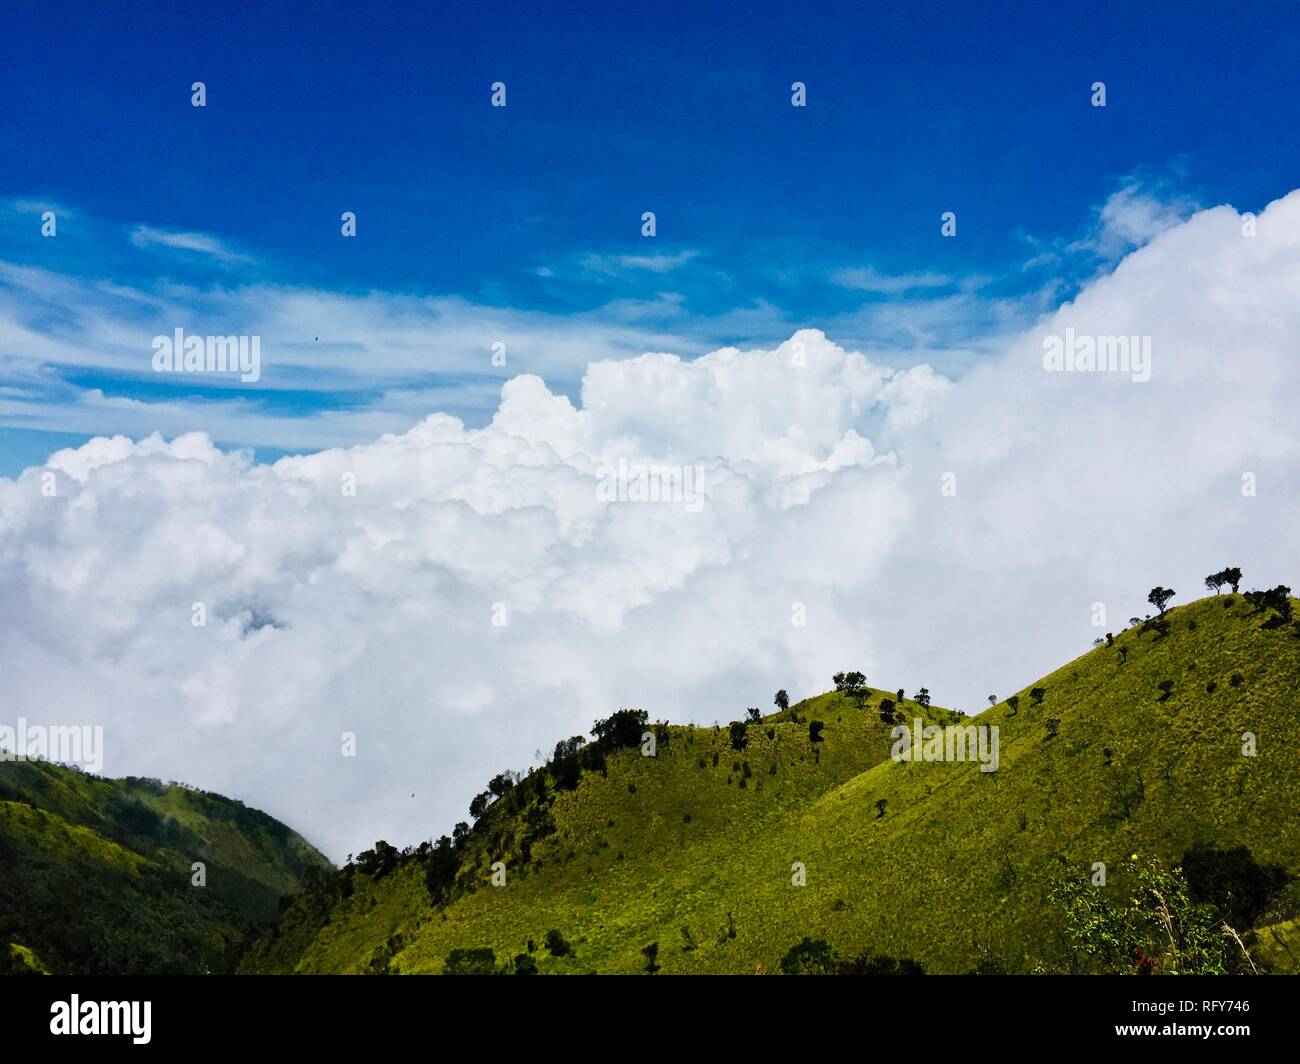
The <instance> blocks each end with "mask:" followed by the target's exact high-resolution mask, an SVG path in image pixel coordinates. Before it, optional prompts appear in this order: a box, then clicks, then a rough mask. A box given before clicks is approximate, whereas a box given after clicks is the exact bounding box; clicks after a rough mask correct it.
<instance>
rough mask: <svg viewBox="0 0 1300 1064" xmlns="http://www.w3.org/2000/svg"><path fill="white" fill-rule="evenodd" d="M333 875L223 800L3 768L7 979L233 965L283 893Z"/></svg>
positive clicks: (308, 850)
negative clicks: (201, 873)
mask: <svg viewBox="0 0 1300 1064" xmlns="http://www.w3.org/2000/svg"><path fill="white" fill-rule="evenodd" d="M195 862H201V863H202V864H203V865H204V866H205V870H206V885H204V886H195V885H193V883H192V878H193V874H194V873H193V871H192V867H193V865H194V863H195ZM330 868H331V866H330V864H329V863H328V862H327V861H326V859H325V858H324V857H323V856H321V854H319V853H318V852H317V851H316V850H315V849H313V848H312V847H311V846H310V845H308V844H307V843H306V842H305V841H303V839H301V838H300V837H299V836H298V835H296V834H295V833H294V832H292V831H291V830H289V828H287V827H285V826H284V825H283V824H281V823H280V822H279V821H277V820H274V819H272V818H271V817H269V816H267V815H266V814H264V813H260V812H257V811H256V810H254V809H249V808H248V807H247V806H245V805H243V804H242V803H240V802H237V801H233V800H231V799H228V798H223V797H221V796H220V795H216V794H207V793H204V792H202V791H196V790H191V789H189V788H186V787H181V786H177V785H172V786H165V785H163V784H162V783H160V782H159V781H157V780H144V779H126V780H109V779H101V778H99V777H97V776H91V775H87V774H85V773H82V772H80V771H78V770H76V769H73V768H67V767H63V766H60V765H53V764H49V763H47V762H42V761H0V971H17V972H41V971H49V972H53V973H55V974H59V973H75V974H118V973H146V972H148V973H169V974H170V973H190V972H193V973H202V972H227V971H231V970H233V968H234V966H235V964H236V963H237V961H238V959H239V956H240V954H241V953H242V951H243V947H244V944H245V941H246V940H247V938H248V936H249V934H250V933H251V932H252V931H253V930H254V929H256V928H258V927H259V926H261V925H265V924H267V923H269V922H270V921H271V920H272V919H274V917H275V915H276V913H277V910H278V907H279V900H280V898H281V897H282V896H284V895H287V894H292V893H294V892H295V891H298V890H300V889H301V888H302V885H303V881H304V878H310V877H311V876H312V875H321V874H322V873H324V872H326V871H328V870H329V869H330Z"/></svg>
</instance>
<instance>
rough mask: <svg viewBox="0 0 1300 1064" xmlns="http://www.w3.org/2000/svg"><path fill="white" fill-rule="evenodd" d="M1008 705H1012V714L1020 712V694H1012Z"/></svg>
mask: <svg viewBox="0 0 1300 1064" xmlns="http://www.w3.org/2000/svg"><path fill="white" fill-rule="evenodd" d="M1007 705H1009V706H1010V707H1011V715H1012V716H1013V717H1014V716H1015V715H1016V714H1017V713H1018V712H1020V696H1019V695H1012V696H1011V697H1010V698H1008V699H1007Z"/></svg>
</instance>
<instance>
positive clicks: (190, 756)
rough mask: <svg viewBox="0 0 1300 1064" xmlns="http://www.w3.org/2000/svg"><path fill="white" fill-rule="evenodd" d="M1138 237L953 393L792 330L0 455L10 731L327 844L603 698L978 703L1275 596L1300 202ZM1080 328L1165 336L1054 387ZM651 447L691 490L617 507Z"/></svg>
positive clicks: (395, 820)
mask: <svg viewBox="0 0 1300 1064" xmlns="http://www.w3.org/2000/svg"><path fill="white" fill-rule="evenodd" d="M1152 225H1153V226H1154V223H1152ZM1155 228H1158V229H1160V230H1161V231H1160V232H1159V233H1158V235H1155V236H1154V239H1152V241H1151V242H1150V243H1149V244H1148V245H1147V246H1145V247H1143V248H1141V249H1140V250H1138V251H1135V252H1133V253H1132V254H1130V255H1128V257H1127V258H1125V259H1123V261H1121V262H1120V263H1119V265H1118V266H1117V267H1116V268H1115V269H1114V270H1113V272H1110V273H1108V274H1106V275H1104V276H1102V277H1100V278H1099V279H1098V280H1097V281H1095V282H1094V283H1093V284H1091V285H1090V286H1088V287H1087V288H1086V289H1085V290H1084V291H1083V292H1082V293H1081V294H1080V295H1079V296H1078V298H1076V299H1075V300H1074V301H1073V302H1071V303H1069V304H1067V305H1065V306H1063V307H1061V308H1060V309H1059V310H1058V311H1056V312H1055V313H1054V314H1052V315H1050V316H1048V317H1046V318H1044V319H1043V320H1042V321H1040V322H1039V323H1038V324H1037V325H1036V326H1035V327H1034V328H1032V329H1030V330H1029V331H1028V332H1025V333H1024V334H1022V335H1019V336H1018V337H1017V338H1016V339H1015V340H1014V341H1013V342H1010V343H1008V344H1007V345H1006V347H1005V350H1003V351H1002V352H1001V353H1000V354H999V355H998V356H997V357H996V358H993V359H990V360H987V361H985V362H983V363H981V364H980V365H979V366H978V367H976V368H974V369H972V370H971V371H970V372H968V373H967V374H965V375H964V376H963V377H961V379H960V380H957V381H951V380H949V379H947V378H945V377H943V376H942V375H940V374H938V373H936V372H934V371H933V370H931V369H929V368H928V367H926V366H920V367H914V368H911V369H908V370H905V371H899V372H896V371H894V370H892V369H891V368H889V367H888V365H886V364H884V363H883V362H882V361H880V360H879V359H880V356H879V354H877V353H873V354H872V356H871V357H867V356H865V355H863V354H860V353H856V352H850V351H845V350H843V349H842V348H840V347H839V346H837V345H836V344H835V343H833V342H831V341H830V340H828V339H827V338H826V337H825V336H823V335H822V334H821V333H820V332H817V331H815V330H802V331H800V332H797V333H796V334H795V335H794V336H793V337H792V338H791V339H790V340H789V341H787V342H786V343H784V344H782V345H780V346H779V347H777V348H775V349H772V350H752V351H741V350H737V349H734V348H724V349H721V350H718V351H714V352H712V353H711V354H709V355H706V356H704V357H701V358H698V359H695V360H693V361H686V360H682V359H680V358H677V357H676V356H673V355H667V354H649V355H641V356H639V357H636V358H627V359H620V360H604V361H596V362H592V363H591V364H590V365H589V366H587V368H586V371H585V375H584V376H583V378H582V385H581V396H580V402H578V403H573V402H571V401H570V400H569V399H568V398H565V397H564V396H562V395H558V394H553V393H552V391H551V390H549V389H548V387H547V385H546V384H545V383H544V382H543V381H542V380H541V379H540V378H538V377H535V376H519V377H515V378H513V379H511V380H509V381H508V382H507V383H506V384H505V385H504V387H503V389H502V392H501V397H500V403H499V406H498V408H497V411H496V414H495V417H494V418H493V420H492V422H491V424H489V425H488V426H487V427H485V428H481V429H470V428H466V427H465V426H464V425H463V424H462V423H461V422H460V421H458V420H456V419H455V418H452V417H449V416H447V415H442V414H435V415H433V416H430V417H428V418H427V419H426V420H424V421H422V422H421V423H419V424H418V425H417V426H416V427H414V428H413V429H411V430H410V431H407V432H404V433H401V434H392V435H385V436H382V437H381V438H379V439H377V440H375V441H374V442H372V443H368V444H365V445H360V446H352V447H347V448H339V449H335V450H327V451H323V452H319V453H315V454H311V455H308V456H304V457H297V458H286V459H283V460H281V461H280V462H277V463H276V464H274V465H270V466H268V465H258V464H254V463H252V462H251V460H250V459H249V458H248V456H247V455H246V454H243V453H240V452H223V451H221V450H219V449H217V448H215V447H214V446H213V445H212V444H211V443H210V441H209V439H208V438H207V437H206V436H204V435H202V434H197V433H196V434H186V435H181V436H179V437H176V438H173V439H172V440H170V442H167V441H164V440H163V439H162V438H160V437H157V436H152V437H147V438H144V439H142V440H138V441H135V442H133V441H131V440H130V439H127V438H125V437H115V438H100V439H96V440H93V441H91V442H90V443H88V444H86V445H85V446H83V447H81V448H78V449H76V450H67V451H61V452H59V453H57V454H55V455H54V456H52V457H51V459H50V460H49V462H48V464H47V466H45V467H43V468H34V469H30V470H28V471H26V472H25V473H24V474H23V475H22V476H21V477H19V478H18V479H17V480H4V479H0V601H3V602H4V604H5V605H4V611H3V616H2V618H0V671H2V672H3V674H4V676H5V683H4V684H3V687H4V695H3V701H2V702H0V720H7V719H9V718H10V717H16V716H18V715H24V716H26V717H27V718H28V719H29V720H31V721H34V722H48V723H89V724H96V723H99V724H104V725H105V727H106V733H107V736H106V745H107V762H106V770H107V771H108V772H110V773H113V774H121V773H138V774H148V775H160V776H164V777H178V778H184V779H186V780H188V781H190V782H193V783H195V784H197V785H200V786H204V787H210V788H214V789H217V790H220V791H223V792H226V793H229V794H232V795H234V796H238V797H240V798H243V799H244V800H246V801H249V802H251V803H253V804H256V805H258V806H261V807H263V808H266V809H268V810H269V811H271V812H273V813H275V814H276V815H278V816H281V817H282V818H284V819H286V820H287V821H288V822H289V823H291V824H293V825H294V826H295V827H298V828H300V829H301V830H303V831H304V833H306V834H307V835H308V837H310V838H312V839H313V841H316V842H318V843H319V844H320V845H322V846H324V847H325V848H326V849H327V850H328V851H329V852H330V853H331V854H332V855H333V856H335V857H341V856H342V855H344V854H345V853H347V852H351V851H356V850H357V849H359V848H362V847H364V846H367V845H369V844H370V843H372V842H373V841H374V840H375V838H377V837H381V836H382V837H387V838H388V839H389V840H390V841H393V842H398V843H405V842H410V841H414V840H417V839H419V838H423V837H426V836H428V835H429V834H431V833H441V832H442V831H445V830H447V829H448V828H449V827H450V825H451V823H452V822H453V821H454V820H456V819H461V818H463V817H464V815H465V814H464V808H465V805H466V804H467V802H468V799H469V797H470V796H471V795H472V794H473V793H474V792H475V791H476V790H478V789H481V786H482V784H483V782H484V781H486V779H487V778H488V777H489V776H491V775H492V774H494V773H495V772H497V771H499V770H500V769H503V768H507V767H515V768H521V767H524V766H525V765H527V764H529V763H530V762H532V761H533V760H534V751H537V750H541V751H543V752H545V751H547V750H549V749H550V747H551V746H552V745H553V744H554V742H555V741H556V739H558V738H561V737H564V736H568V735H571V734H574V733H576V732H580V731H585V730H586V729H587V728H589V727H590V722H591V720H592V719H593V718H594V717H596V716H598V715H599V716H603V715H605V714H607V713H608V712H610V711H611V710H614V709H617V708H619V707H620V706H633V705H634V706H641V707H644V708H645V709H647V710H648V711H649V712H650V714H651V716H652V717H656V718H661V717H667V718H670V719H674V720H688V719H690V720H695V721H698V722H703V723H712V722H713V721H714V720H719V721H723V722H725V721H727V720H731V719H735V718H737V717H739V716H741V715H742V714H743V712H744V710H745V708H746V707H747V706H753V705H757V706H763V707H768V706H770V704H771V700H772V694H773V692H774V691H775V690H776V689H777V688H778V687H784V688H787V689H788V690H789V691H790V693H791V695H792V696H795V697H802V696H804V695H807V694H812V693H815V692H818V691H820V690H823V689H825V688H826V687H827V686H829V677H830V675H831V673H832V672H835V671H837V670H839V669H844V668H861V669H863V670H864V671H865V672H866V673H867V675H868V677H869V678H870V680H871V682H873V683H875V684H878V685H880V686H885V687H889V688H893V687H897V686H906V687H907V688H908V691H909V693H910V692H911V691H914V690H916V689H917V688H918V687H920V686H922V685H925V686H927V687H929V688H930V690H931V692H932V693H933V695H934V697H935V699H936V701H938V702H942V703H945V704H949V705H956V706H959V707H961V708H965V709H967V710H975V709H978V708H979V705H980V704H981V703H982V702H983V700H984V696H985V695H987V694H989V693H998V694H1007V693H1010V692H1011V691H1013V690H1015V689H1018V688H1019V687H1020V686H1022V685H1024V684H1026V683H1027V682H1029V681H1031V680H1033V679H1036V678H1037V677H1038V676H1039V675H1040V674H1042V673H1043V672H1046V671H1048V670H1049V669H1051V668H1053V667H1055V666H1056V665H1058V664H1060V663H1061V662H1062V661H1063V660H1065V659H1066V658H1068V657H1071V656H1073V655H1074V654H1076V653H1079V652H1081V651H1083V650H1084V649H1086V648H1087V646H1088V644H1089V643H1090V642H1091V640H1092V638H1094V637H1095V636H1096V635H1097V634H1099V633H1100V632H1103V631H1105V630H1107V629H1112V630H1113V629H1117V628H1118V627H1120V626H1122V625H1123V624H1124V623H1125V620H1126V618H1127V617H1128V616H1129V615H1130V614H1132V613H1137V612H1142V613H1145V612H1147V608H1146V607H1145V604H1144V599H1145V593H1146V589H1147V588H1149V587H1150V586H1152V585H1153V584H1155V583H1163V584H1166V585H1168V586H1173V587H1174V588H1176V589H1177V590H1178V591H1179V593H1180V596H1179V599H1178V600H1176V601H1180V600H1181V601H1186V600H1187V599H1189V598H1192V597H1194V596H1196V595H1197V594H1199V590H1198V589H1199V585H1200V580H1201V577H1203V576H1204V574H1205V573H1207V572H1210V571H1211V570H1214V569H1218V568H1222V567H1223V566H1224V565H1227V564H1238V565H1241V566H1242V567H1243V568H1244V569H1245V570H1246V573H1247V581H1248V582H1251V581H1255V582H1258V583H1269V584H1272V583H1276V582H1278V581H1286V582H1290V583H1292V584H1294V583H1295V582H1296V579H1300V577H1297V574H1295V573H1294V572H1293V571H1289V570H1288V566H1292V565H1294V559H1295V536H1294V530H1295V529H1296V528H1297V527H1300V499H1298V497H1297V493H1296V490H1295V489H1296V485H1297V483H1300V439H1298V438H1297V437H1298V435H1300V433H1298V430H1297V427H1296V425H1297V422H1296V417H1295V411H1296V403H1297V400H1298V399H1300V368H1298V362H1297V358H1296V345H1297V341H1298V339H1300V192H1297V193H1293V194H1291V195H1290V196H1288V197H1287V198H1285V199H1283V200H1280V201H1278V202H1276V203H1274V204H1272V205H1271V206H1270V207H1269V208H1268V210H1267V211H1266V212H1264V213H1263V214H1262V215H1261V216H1260V218H1259V219H1258V223H1257V231H1256V235H1254V236H1245V235H1243V233H1242V221H1241V218H1240V217H1239V216H1238V214H1237V213H1236V212H1235V211H1234V210H1232V209H1231V208H1227V207H1221V208H1216V209H1213V210H1209V211H1203V212H1200V213H1198V214H1196V215H1194V216H1193V217H1192V218H1191V219H1190V220H1188V221H1186V222H1183V223H1181V224H1173V225H1172V227H1170V225H1169V224H1167V223H1165V222H1161V224H1160V226H1156V227H1155ZM1066 328H1070V329H1073V330H1074V332H1075V333H1076V334H1079V335H1090V336H1112V335H1125V336H1128V335H1133V336H1144V337H1150V342H1151V350H1152V376H1151V380H1150V381H1149V382H1147V383H1145V384H1135V383H1133V382H1132V380H1131V379H1130V377H1129V376H1128V375H1124V374H1118V373H1113V374H1112V373H1095V372H1094V373H1048V372H1045V371H1044V369H1043V364H1042V353H1043V338H1044V337H1045V336H1048V335H1062V334H1063V333H1064V331H1065V329H1066ZM652 466H654V467H660V468H661V469H663V470H675V471H676V472H677V473H678V475H679V476H680V475H685V474H686V471H687V470H689V471H690V475H691V476H692V477H698V478H699V479H698V480H694V481H692V483H694V484H695V485H696V486H698V488H700V489H701V491H702V495H701V496H699V497H696V498H693V499H692V498H687V497H682V498H680V499H679V500H678V501H660V502H636V501H617V500H619V499H625V498H627V497H628V493H626V492H624V493H623V494H619V492H618V491H617V490H616V491H614V492H613V494H612V495H611V492H610V490H609V489H610V487H611V484H612V483H613V484H614V486H615V487H616V488H617V487H618V484H617V474H618V472H619V471H620V470H622V471H623V472H624V473H628V472H629V471H630V472H631V474H632V475H633V476H635V473H636V470H637V469H638V467H644V468H646V469H649V468H650V467H652ZM1244 474H1252V475H1253V483H1254V484H1255V485H1256V492H1255V494H1253V495H1249V494H1243V491H1242V478H1243V475H1244ZM51 483H53V484H54V485H55V493H54V495H53V496H52V497H51V496H50V495H49V494H48V491H49V485H50V484H51ZM623 486H624V487H626V484H624V485H623ZM954 486H955V493H954V492H953V490H952V489H953V487H954ZM353 488H355V491H354V492H353ZM945 489H947V490H945ZM611 498H613V499H614V500H615V501H610V500H611ZM1097 602H1100V603H1104V604H1105V606H1106V609H1107V611H1108V617H1107V623H1106V624H1105V625H1104V626H1103V627H1102V628H1100V629H1097V628H1093V627H1092V624H1091V616H1092V612H1093V604H1094V603H1097ZM195 603H202V604H203V606H204V609H205V610H206V619H207V624H206V626H205V627H195V626H194V625H193V623H192V617H193V609H194V604H195ZM801 619H803V620H806V623H803V624H800V623H798V622H799V621H800V620H801ZM502 622H504V623H502ZM345 732H350V733H355V735H356V737H357V756H356V757H355V758H345V757H342V756H341V755H340V746H341V741H342V740H341V737H342V735H343V733H345Z"/></svg>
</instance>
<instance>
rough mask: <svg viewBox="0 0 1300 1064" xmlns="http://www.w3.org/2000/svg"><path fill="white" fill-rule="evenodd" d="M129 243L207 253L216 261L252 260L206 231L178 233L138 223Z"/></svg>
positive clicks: (245, 261)
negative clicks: (232, 249)
mask: <svg viewBox="0 0 1300 1064" xmlns="http://www.w3.org/2000/svg"><path fill="white" fill-rule="evenodd" d="M131 243H132V244H134V245H135V246H136V247H138V248H149V247H164V248H171V249H172V250H173V251H193V252H196V253H198V254H200V255H209V256H211V257H212V258H214V259H216V260H217V261H218V262H225V263H236V262H242V263H248V262H252V261H253V260H252V259H251V258H250V257H249V256H247V255H241V254H239V253H238V252H235V251H231V250H230V249H229V248H228V247H226V245H225V244H224V243H222V242H221V241H220V240H218V239H217V238H216V237H215V236H209V235H208V234H207V233H178V232H174V231H170V230H166V229H154V228H151V227H150V226H147V225H138V226H136V227H135V229H134V230H132V232H131Z"/></svg>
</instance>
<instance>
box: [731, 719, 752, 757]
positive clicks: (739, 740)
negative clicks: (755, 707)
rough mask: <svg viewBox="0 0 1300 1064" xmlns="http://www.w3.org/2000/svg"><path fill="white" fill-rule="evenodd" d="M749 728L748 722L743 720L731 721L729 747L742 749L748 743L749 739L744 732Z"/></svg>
mask: <svg viewBox="0 0 1300 1064" xmlns="http://www.w3.org/2000/svg"><path fill="white" fill-rule="evenodd" d="M748 730H749V723H748V722H747V721H743V720H736V721H732V722H731V748H732V749H733V750H743V749H745V747H746V746H748V745H749V739H748V738H747V736H746V734H745V733H746V732H747V731H748Z"/></svg>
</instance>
